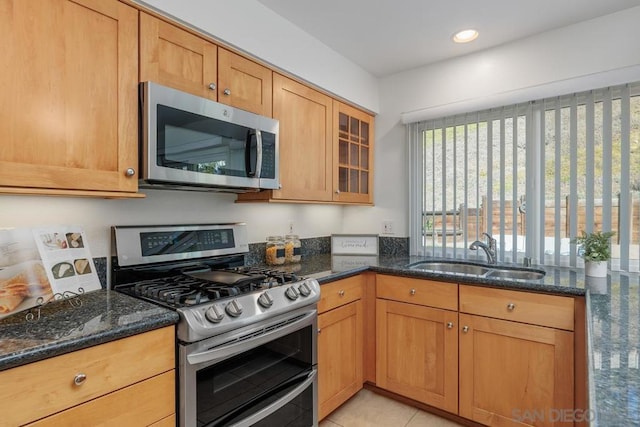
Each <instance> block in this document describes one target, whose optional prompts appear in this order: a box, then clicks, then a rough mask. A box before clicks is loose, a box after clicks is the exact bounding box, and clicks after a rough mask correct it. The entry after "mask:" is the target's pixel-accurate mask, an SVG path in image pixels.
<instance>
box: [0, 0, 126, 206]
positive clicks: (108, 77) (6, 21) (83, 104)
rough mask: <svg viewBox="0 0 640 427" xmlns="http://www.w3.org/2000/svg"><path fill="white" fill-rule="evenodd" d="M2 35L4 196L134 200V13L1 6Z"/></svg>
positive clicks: (112, 8) (84, 5)
mask: <svg viewBox="0 0 640 427" xmlns="http://www.w3.org/2000/svg"><path fill="white" fill-rule="evenodd" d="M0 37H1V38H2V40H3V47H2V51H1V52H0V58H1V60H2V61H1V62H2V64H3V66H2V67H0V92H1V93H2V96H1V97H0V134H1V135H2V144H0V192H13V193H23V194H68V195H92V196H112V197H134V196H137V193H136V191H137V188H138V182H137V181H138V180H137V172H136V169H137V167H138V123H137V118H138V88H137V83H138V79H137V75H138V12H137V10H136V9H134V8H132V7H130V6H127V5H125V4H123V3H120V2H119V1H116V0H74V1H70V0H46V1H23V0H3V1H2V2H1V3H0Z"/></svg>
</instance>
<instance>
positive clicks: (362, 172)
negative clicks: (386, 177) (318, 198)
mask: <svg viewBox="0 0 640 427" xmlns="http://www.w3.org/2000/svg"><path fill="white" fill-rule="evenodd" d="M333 111H334V119H333V126H334V138H335V139H334V141H335V145H334V151H333V153H334V159H335V160H334V163H335V165H334V180H333V181H334V186H335V191H334V195H333V200H334V201H339V202H347V203H364V204H369V203H371V204H372V203H373V141H374V138H373V127H374V126H373V125H374V123H373V116H371V115H369V114H367V113H365V112H363V111H360V110H358V109H356V108H353V107H351V106H349V105H346V104H343V103H341V102H339V101H334V104H333Z"/></svg>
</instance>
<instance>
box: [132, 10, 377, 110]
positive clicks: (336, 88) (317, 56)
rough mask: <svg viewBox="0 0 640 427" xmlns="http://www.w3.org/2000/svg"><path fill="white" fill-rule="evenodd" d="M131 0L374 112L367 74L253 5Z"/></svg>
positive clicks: (371, 80) (371, 82) (373, 85)
mask: <svg viewBox="0 0 640 427" xmlns="http://www.w3.org/2000/svg"><path fill="white" fill-rule="evenodd" d="M135 1H137V2H138V3H140V4H142V5H145V6H151V7H152V8H154V9H156V10H159V11H160V12H162V13H163V14H165V15H169V16H172V17H174V18H178V19H179V20H182V21H184V22H186V23H189V24H190V25H192V26H193V27H195V28H197V29H199V30H201V31H204V32H206V33H208V34H209V35H211V36H213V37H215V38H217V39H218V40H221V41H223V42H226V43H227V44H230V45H232V46H234V47H236V48H238V49H241V50H243V51H245V52H247V53H249V54H250V55H253V56H255V57H257V58H260V59H261V60H263V61H266V62H268V63H270V64H272V65H274V66H275V67H278V68H280V69H282V70H286V71H287V72H289V73H291V74H293V75H295V76H297V77H299V78H301V79H304V80H306V81H308V82H312V83H313V84H315V85H317V86H319V87H321V88H323V89H325V90H327V91H329V92H331V93H333V94H335V95H337V96H339V97H342V98H344V99H347V100H349V101H350V102H352V103H355V104H357V105H359V106H361V107H363V108H365V109H368V110H370V111H373V112H378V111H379V99H378V82H377V80H376V79H375V78H374V77H373V76H372V75H371V74H369V73H368V72H366V71H364V70H363V69H362V68H360V67H359V66H358V65H356V64H354V63H353V62H351V61H349V60H347V59H346V58H345V57H343V56H342V55H340V54H338V53H337V52H335V51H334V50H332V49H330V48H329V47H327V46H326V45H324V44H322V43H320V42H319V41H318V40H317V39H315V38H313V37H311V36H310V35H309V34H307V33H305V32H304V31H302V30H301V29H300V28H298V27H296V26H294V25H293V24H292V23H291V22H289V21H287V20H286V19H284V18H282V17H281V16H280V15H277V14H275V13H274V12H273V11H271V9H268V8H267V7H265V6H264V5H262V3H260V2H258V1H256V0H233V1H225V2H216V1H211V0H188V1H175V0H144V1H142V0H135Z"/></svg>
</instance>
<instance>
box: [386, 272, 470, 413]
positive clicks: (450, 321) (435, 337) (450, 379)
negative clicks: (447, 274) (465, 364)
mask: <svg viewBox="0 0 640 427" xmlns="http://www.w3.org/2000/svg"><path fill="white" fill-rule="evenodd" d="M376 295H377V299H376V317H377V321H376V346H377V349H376V385H377V386H378V387H381V388H384V389H386V390H389V391H392V392H394V393H398V394H400V395H402V396H406V397H409V398H411V399H414V400H417V401H419V402H422V403H426V404H428V405H431V406H435V407H437V408H440V409H443V410H445V411H449V412H453V413H456V412H457V410H458V313H457V311H453V310H456V309H457V306H458V285H456V284H452V283H442V282H435V281H431V280H420V279H410V278H406V277H394V276H386V275H378V276H377V279H376ZM451 309H453V310H451Z"/></svg>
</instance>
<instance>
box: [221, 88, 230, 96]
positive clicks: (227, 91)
mask: <svg viewBox="0 0 640 427" xmlns="http://www.w3.org/2000/svg"><path fill="white" fill-rule="evenodd" d="M223 93H224V94H225V95H227V96H229V95H231V89H225V90H224V92H223Z"/></svg>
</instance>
